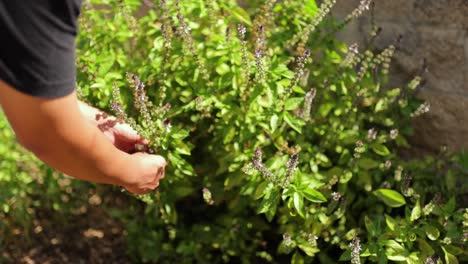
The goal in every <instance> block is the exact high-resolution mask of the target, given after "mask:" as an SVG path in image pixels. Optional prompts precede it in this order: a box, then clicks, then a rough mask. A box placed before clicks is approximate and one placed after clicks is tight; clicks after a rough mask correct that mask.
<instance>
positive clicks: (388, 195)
mask: <svg viewBox="0 0 468 264" xmlns="http://www.w3.org/2000/svg"><path fill="white" fill-rule="evenodd" d="M373 194H374V195H376V196H377V197H378V198H379V199H380V200H382V201H383V202H384V203H385V204H386V205H388V206H390V207H400V206H403V205H405V204H406V201H405V198H404V197H403V195H401V194H400V193H399V192H397V191H394V190H390V189H378V190H375V191H374V192H373Z"/></svg>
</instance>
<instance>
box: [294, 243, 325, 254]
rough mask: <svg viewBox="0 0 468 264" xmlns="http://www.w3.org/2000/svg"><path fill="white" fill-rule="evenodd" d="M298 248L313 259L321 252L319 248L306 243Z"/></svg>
mask: <svg viewBox="0 0 468 264" xmlns="http://www.w3.org/2000/svg"><path fill="white" fill-rule="evenodd" d="M298 247H299V248H300V249H301V250H302V251H304V253H306V255H307V256H309V257H313V256H314V255H315V253H318V252H320V249H318V248H317V247H314V246H312V245H311V244H309V243H307V242H304V243H301V244H299V245H298Z"/></svg>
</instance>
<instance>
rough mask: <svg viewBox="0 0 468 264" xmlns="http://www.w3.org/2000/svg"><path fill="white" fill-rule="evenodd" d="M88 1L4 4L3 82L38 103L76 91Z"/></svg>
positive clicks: (0, 34) (0, 22)
mask: <svg viewBox="0 0 468 264" xmlns="http://www.w3.org/2000/svg"><path fill="white" fill-rule="evenodd" d="M81 1H82V0H0V80H3V81H4V82H6V83H8V84H9V85H11V86H12V87H13V88H15V89H17V90H19V91H21V92H23V93H26V94H29V95H32V96H38V97H46V98H56V97H62V96H65V95H68V94H70V93H71V92H72V91H73V90H74V89H75V78H76V69H75V39H76V35H77V30H78V25H77V20H78V15H79V13H80V8H81Z"/></svg>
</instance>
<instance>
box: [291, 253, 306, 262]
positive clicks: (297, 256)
mask: <svg viewBox="0 0 468 264" xmlns="http://www.w3.org/2000/svg"><path fill="white" fill-rule="evenodd" d="M291 264H304V257H302V255H301V253H299V251H297V250H296V252H294V255H293V256H292V258H291Z"/></svg>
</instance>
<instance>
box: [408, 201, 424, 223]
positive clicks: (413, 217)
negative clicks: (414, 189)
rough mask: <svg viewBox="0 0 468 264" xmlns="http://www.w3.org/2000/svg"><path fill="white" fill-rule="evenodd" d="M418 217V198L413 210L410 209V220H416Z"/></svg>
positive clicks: (419, 213)
mask: <svg viewBox="0 0 468 264" xmlns="http://www.w3.org/2000/svg"><path fill="white" fill-rule="evenodd" d="M419 217H421V206H420V205H419V200H418V201H417V202H416V204H415V205H414V208H413V210H411V216H410V220H411V222H414V220H417V219H418V218H419Z"/></svg>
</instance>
